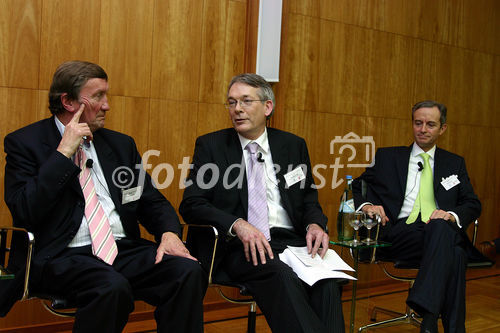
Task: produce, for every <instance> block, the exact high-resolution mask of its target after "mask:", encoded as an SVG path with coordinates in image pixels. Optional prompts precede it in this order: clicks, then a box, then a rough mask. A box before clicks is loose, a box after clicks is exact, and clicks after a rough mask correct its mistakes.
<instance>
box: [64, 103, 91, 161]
mask: <svg viewBox="0 0 500 333" xmlns="http://www.w3.org/2000/svg"><path fill="white" fill-rule="evenodd" d="M84 109H85V104H83V103H82V104H81V105H80V108H79V109H78V110H77V111H76V112H75V113H74V114H73V118H71V120H70V121H69V122H68V123H67V124H66V128H65V129H64V134H63V136H62V139H61V142H60V143H59V146H58V147H57V150H58V151H59V152H60V153H61V154H63V155H64V156H66V157H67V158H71V156H73V155H74V154H75V152H76V150H77V149H78V146H79V145H80V143H81V142H82V140H83V137H84V136H86V137H87V138H90V139H92V132H91V131H90V128H89V125H87V123H81V122H80V117H81V115H82V113H83V110H84Z"/></svg>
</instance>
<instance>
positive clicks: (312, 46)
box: [0, 0, 500, 328]
mask: <svg viewBox="0 0 500 333" xmlns="http://www.w3.org/2000/svg"><path fill="white" fill-rule="evenodd" d="M249 1H251V2H250V3H249V4H247V3H246V1H244V0H242V1H237V0H143V1H134V0H72V1H69V0H67V1H65V0H59V1H57V0H23V1H21V0H14V1H11V0H0V137H2V138H3V137H4V136H5V135H6V134H7V133H9V132H11V131H13V130H15V129H17V128H19V127H22V126H24V125H27V124H29V123H31V122H34V121H36V120H38V119H41V118H43V117H47V116H49V112H48V110H47V91H48V88H49V85H50V81H51V79H52V74H53V72H54V70H55V68H56V67H57V65H58V64H60V63H61V62H63V61H66V60H72V59H81V60H88V61H92V62H96V63H99V64H100V65H102V66H103V67H104V68H105V70H106V71H107V72H108V74H109V77H110V79H109V83H110V88H111V89H110V94H109V95H110V104H111V111H110V112H109V113H108V118H107V123H106V126H107V127H108V128H111V129H115V130H118V131H122V132H125V133H127V134H130V135H132V136H133V137H134V138H135V139H136V142H137V145H138V147H139V150H140V151H141V152H142V153H143V152H145V151H147V150H148V149H156V150H159V151H160V156H158V157H151V158H150V160H149V161H148V162H149V163H151V164H152V165H153V167H155V166H157V165H159V164H161V163H169V164H171V165H172V166H173V168H174V170H175V174H174V179H173V181H172V184H171V185H170V186H169V187H168V188H166V189H163V190H162V193H163V194H165V196H166V197H167V198H168V199H169V200H170V201H171V202H172V204H173V205H174V207H178V205H179V203H180V200H181V196H182V191H181V190H179V187H178V185H177V184H179V178H180V171H179V169H178V168H177V165H178V164H180V163H182V160H183V157H189V158H190V157H191V156H192V153H193V145H194V140H195V138H196V137H197V136H198V135H201V134H204V133H207V132H210V131H214V130H217V129H220V128H224V127H228V126H230V122H229V118H228V116H227V114H226V110H225V109H224V107H223V105H222V103H223V102H224V96H225V90H226V85H227V83H228V82H229V80H230V78H231V77H232V76H233V75H235V74H238V73H241V72H243V71H245V69H247V68H251V67H249V64H252V62H253V60H254V59H253V57H254V55H253V52H255V46H254V45H255V43H254V41H252V38H253V37H254V30H253V29H254V24H253V23H252V22H255V16H253V15H252V13H250V12H249V11H253V10H255V8H256V7H255V4H256V2H255V1H254V0H249ZM283 3H284V9H283V21H282V26H283V29H282V45H281V74H280V82H279V83H277V84H275V85H274V88H275V92H276V94H277V110H276V112H275V115H274V117H273V119H272V121H271V123H272V125H273V126H275V127H277V128H280V129H284V130H287V131H291V132H294V133H296V134H298V135H301V136H303V137H304V138H305V139H306V140H307V142H308V145H309V150H310V154H311V160H312V162H313V164H320V163H321V164H324V165H326V166H329V165H330V164H333V162H334V160H335V157H341V159H340V163H342V164H346V163H347V155H342V156H340V155H332V154H330V141H331V140H332V139H334V138H335V136H344V135H345V134H347V133H349V132H351V131H352V132H354V133H356V134H357V135H359V136H372V137H373V138H374V141H375V144H376V146H377V147H382V146H389V145H408V144H410V143H411V139H412V136H411V127H410V126H411V124H410V116H411V114H410V109H411V106H412V105H413V104H414V103H415V102H417V101H419V100H422V99H436V100H438V101H441V102H442V103H445V104H446V105H447V106H448V109H449V114H448V123H449V129H448V131H447V133H446V134H445V135H444V136H443V137H442V140H441V141H440V146H441V147H443V148H445V149H449V150H451V151H454V152H456V153H458V154H461V155H463V156H464V157H465V158H466V161H467V165H468V170H469V174H470V176H471V179H472V183H473V185H474V187H475V190H476V192H477V194H478V195H479V197H480V199H481V201H482V203H483V215H482V218H481V227H480V231H479V240H485V239H491V238H494V237H498V236H500V227H499V224H498V223H497V215H498V214H495V213H496V212H495V208H496V206H497V204H498V202H499V201H500V172H499V171H498V167H497V165H500V146H499V145H498V142H500V129H499V125H498V124H499V120H500V115H499V111H500V108H499V105H500V97H499V96H500V91H499V90H500V89H499V81H500V79H499V78H500V75H499V74H500V63H499V60H500V59H499V53H500V38H499V31H500V29H499V28H500V27H499V22H500V3H499V2H498V1H496V0H421V1H406V0H372V1H368V0H323V1H320V0H284V2H283ZM0 148H2V150H3V141H2V143H0ZM359 157H360V156H358V157H357V159H356V161H357V160H359ZM4 164H5V157H4V155H0V165H2V166H3V165H4ZM361 172H362V168H342V169H340V170H339V171H338V175H337V179H339V178H343V177H344V176H345V175H346V174H352V175H353V176H357V175H359V174H360V173H361ZM319 173H320V174H322V176H323V177H324V178H325V181H326V184H327V186H325V187H324V188H322V189H321V190H320V200H321V204H322V205H323V207H324V209H325V211H326V213H327V215H328V216H329V218H330V221H331V222H330V229H331V230H335V223H334V221H335V219H336V210H337V209H338V198H339V196H340V192H341V189H342V187H343V185H344V184H342V185H340V186H339V187H337V188H335V189H332V186H331V184H332V179H333V169H332V168H330V167H328V168H327V169H324V170H319ZM3 177H4V176H3V172H0V192H1V194H0V204H1V205H2V209H1V210H0V223H10V214H9V213H8V210H7V208H6V206H5V204H4V202H3ZM162 177H163V178H162ZM165 177H166V174H165V172H163V173H160V181H163V180H164V179H165ZM370 276H371V275H370V274H369V273H366V274H365V278H366V277H368V278H370ZM373 278H374V279H377V278H378V277H377V275H375V276H374V277H373ZM207 302H216V296H215V295H214V294H213V293H212V292H209V295H208V296H207ZM141 309H147V307H142V305H138V310H141ZM14 317H15V318H14ZM52 320H55V319H53V318H51V317H49V316H48V315H47V314H45V313H44V312H43V311H42V310H41V308H40V306H39V305H38V304H33V303H32V302H27V303H21V304H18V305H16V308H15V309H14V310H13V312H12V313H11V314H9V316H7V318H5V319H0V328H1V327H10V326H18V325H22V324H26V323H28V321H30V322H33V323H34V322H44V321H52Z"/></svg>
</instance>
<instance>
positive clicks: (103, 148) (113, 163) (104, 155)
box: [93, 132, 121, 211]
mask: <svg viewBox="0 0 500 333" xmlns="http://www.w3.org/2000/svg"><path fill="white" fill-rule="evenodd" d="M93 143H94V148H95V150H96V153H97V156H98V158H99V164H100V166H101V169H102V172H103V174H104V178H105V179H106V183H107V185H108V189H109V193H110V195H111V199H112V200H113V203H114V204H115V207H116V210H117V211H120V207H121V191H120V189H119V188H118V187H117V186H114V185H113V184H114V183H113V179H112V175H113V172H114V171H115V169H116V168H117V167H118V161H117V159H116V156H115V154H114V152H113V150H112V149H111V147H110V146H109V145H108V144H107V143H106V141H104V140H103V139H102V137H101V135H99V132H95V133H94V141H93Z"/></svg>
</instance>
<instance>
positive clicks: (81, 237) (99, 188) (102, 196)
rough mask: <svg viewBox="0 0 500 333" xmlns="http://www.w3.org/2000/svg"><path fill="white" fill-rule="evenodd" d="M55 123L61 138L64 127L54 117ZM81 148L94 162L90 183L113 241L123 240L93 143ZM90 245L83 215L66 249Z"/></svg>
mask: <svg viewBox="0 0 500 333" xmlns="http://www.w3.org/2000/svg"><path fill="white" fill-rule="evenodd" d="M54 119H55V121H56V126H57V129H58V130H59V132H60V133H61V136H62V135H63V134H64V129H65V126H64V125H63V123H61V121H60V120H59V119H58V118H57V117H54ZM82 148H83V150H84V152H85V155H86V156H87V159H92V160H93V161H94V163H93V165H92V168H91V169H90V175H91V176H92V181H93V182H94V186H95V191H96V194H97V198H98V199H99V203H100V204H101V206H102V208H103V209H104V213H105V214H106V216H107V217H108V220H109V224H110V226H111V231H112V232H113V237H114V238H115V240H118V239H120V238H124V237H125V236H126V235H125V230H124V229H123V225H122V222H121V220H120V215H119V214H118V212H117V211H116V207H115V204H114V203H113V200H112V199H111V194H110V193H109V189H108V184H107V183H106V179H105V178H104V173H103V171H102V169H101V165H100V164H99V159H98V157H97V152H96V150H95V147H94V143H93V142H90V143H84V144H83V145H82ZM90 244H92V240H91V238H90V232H89V226H88V223H87V218H86V217H85V214H84V215H83V218H82V223H81V224H80V228H79V229H78V231H77V233H76V235H75V237H74V238H73V240H71V242H70V243H69V244H68V247H78V246H85V245H90Z"/></svg>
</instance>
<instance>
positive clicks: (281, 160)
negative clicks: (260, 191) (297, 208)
mask: <svg viewBox="0 0 500 333" xmlns="http://www.w3.org/2000/svg"><path fill="white" fill-rule="evenodd" d="M278 134H279V132H276V131H274V130H273V129H272V128H268V129H267V140H268V142H269V149H270V150H271V156H272V159H273V163H274V164H277V165H279V168H280V169H279V171H278V172H276V179H277V180H278V188H279V191H280V196H281V200H282V202H283V207H284V208H285V210H286V211H287V213H288V216H289V217H290V218H292V217H293V214H292V211H293V210H292V206H291V204H290V200H289V198H288V192H287V190H286V188H285V186H286V181H285V177H284V175H285V174H286V173H287V172H288V166H289V165H291V164H293V163H295V164H297V163H299V162H300V161H290V158H289V155H288V150H287V149H286V147H284V146H285V142H282V141H281V140H280V138H279V135H278Z"/></svg>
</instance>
